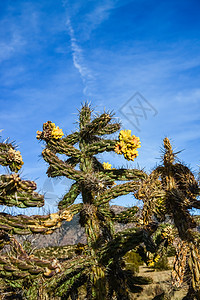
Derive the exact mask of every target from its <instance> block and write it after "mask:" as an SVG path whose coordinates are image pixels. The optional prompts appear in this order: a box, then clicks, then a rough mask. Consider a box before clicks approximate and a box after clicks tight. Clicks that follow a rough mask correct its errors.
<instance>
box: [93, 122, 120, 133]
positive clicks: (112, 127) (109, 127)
mask: <svg viewBox="0 0 200 300" xmlns="http://www.w3.org/2000/svg"><path fill="white" fill-rule="evenodd" d="M120 127H121V125H120V123H114V124H108V125H106V126H105V127H104V128H102V129H100V130H98V131H97V132H96V134H97V135H104V134H112V133H114V132H116V131H118V130H119V129H120Z"/></svg>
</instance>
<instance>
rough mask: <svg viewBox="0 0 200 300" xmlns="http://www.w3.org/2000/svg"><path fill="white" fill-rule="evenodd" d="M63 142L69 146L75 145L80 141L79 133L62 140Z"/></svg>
mask: <svg viewBox="0 0 200 300" xmlns="http://www.w3.org/2000/svg"><path fill="white" fill-rule="evenodd" d="M62 141H63V142H64V143H66V144H68V145H74V144H76V143H77V142H78V141H79V132H74V133H71V134H69V135H67V136H66V137H63V138H62Z"/></svg>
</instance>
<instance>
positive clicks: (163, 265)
mask: <svg viewBox="0 0 200 300" xmlns="http://www.w3.org/2000/svg"><path fill="white" fill-rule="evenodd" d="M154 268H155V269H156V270H159V271H161V270H169V269H170V267H169V263H168V258H167V255H166V254H164V255H162V256H161V257H160V258H159V260H158V261H157V262H155V264H154Z"/></svg>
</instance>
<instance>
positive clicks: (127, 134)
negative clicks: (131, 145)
mask: <svg viewBox="0 0 200 300" xmlns="http://www.w3.org/2000/svg"><path fill="white" fill-rule="evenodd" d="M130 138H131V130H126V129H125V130H121V131H120V134H119V140H120V141H128V140H129V139H130Z"/></svg>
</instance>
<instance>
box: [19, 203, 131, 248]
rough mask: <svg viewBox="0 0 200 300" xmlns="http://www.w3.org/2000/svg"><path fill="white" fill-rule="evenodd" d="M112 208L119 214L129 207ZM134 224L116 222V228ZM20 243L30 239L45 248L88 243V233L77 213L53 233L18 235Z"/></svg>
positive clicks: (35, 246)
mask: <svg viewBox="0 0 200 300" xmlns="http://www.w3.org/2000/svg"><path fill="white" fill-rule="evenodd" d="M111 209H112V210H113V211H114V212H115V213H116V214H117V213H120V212H122V211H124V210H126V209H128V208H127V207H124V206H118V205H112V206H111ZM132 226H133V224H132V223H131V224H126V225H124V224H116V225H115V230H116V231H120V230H122V229H125V228H130V227H132ZM16 237H17V240H18V241H19V242H20V243H23V241H24V240H29V241H30V242H31V243H32V245H33V247H34V248H44V247H49V246H64V245H74V244H77V243H83V244H85V243H86V235H85V231H84V228H82V227H81V226H80V224H79V215H75V216H74V218H73V219H72V221H70V222H66V221H64V222H63V224H62V226H61V228H59V229H57V230H55V231H54V232H53V233H52V234H48V235H42V234H35V235H30V236H16Z"/></svg>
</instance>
